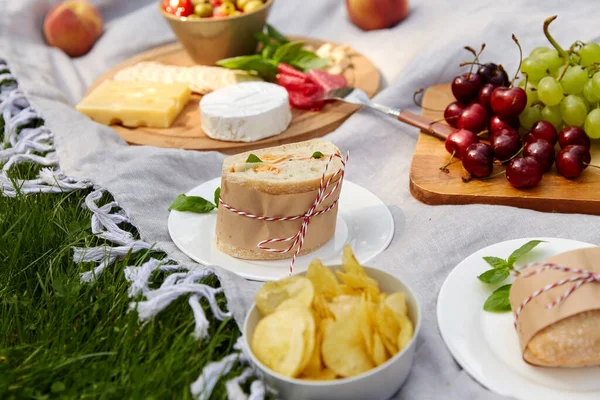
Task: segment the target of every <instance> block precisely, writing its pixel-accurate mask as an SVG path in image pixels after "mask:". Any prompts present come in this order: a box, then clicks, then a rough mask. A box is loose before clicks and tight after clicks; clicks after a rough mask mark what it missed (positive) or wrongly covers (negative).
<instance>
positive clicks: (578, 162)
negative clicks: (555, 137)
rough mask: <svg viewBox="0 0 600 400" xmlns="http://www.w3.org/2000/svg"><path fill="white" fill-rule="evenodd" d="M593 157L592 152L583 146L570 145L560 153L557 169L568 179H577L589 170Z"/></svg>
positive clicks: (557, 158)
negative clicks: (584, 171)
mask: <svg viewBox="0 0 600 400" xmlns="http://www.w3.org/2000/svg"><path fill="white" fill-rule="evenodd" d="M591 159H592V157H591V155H590V151H589V150H588V149H587V148H586V147H585V146H581V145H569V146H566V147H565V148H564V149H562V150H561V151H559V152H558V155H557V156H556V169H557V170H558V173H559V174H561V175H562V176H564V177H565V178H567V179H574V178H577V177H578V176H579V175H581V173H582V172H583V170H584V169H586V168H587V166H588V165H589V163H590V161H591Z"/></svg>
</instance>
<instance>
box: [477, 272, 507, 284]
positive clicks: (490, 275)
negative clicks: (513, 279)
mask: <svg viewBox="0 0 600 400" xmlns="http://www.w3.org/2000/svg"><path fill="white" fill-rule="evenodd" d="M509 275H510V272H509V271H508V268H498V269H489V270H487V271H485V272H484V273H483V274H481V275H479V276H478V277H477V278H479V280H480V281H482V282H485V283H489V284H496V283H500V282H502V281H504V280H505V279H506V278H508V276H509Z"/></svg>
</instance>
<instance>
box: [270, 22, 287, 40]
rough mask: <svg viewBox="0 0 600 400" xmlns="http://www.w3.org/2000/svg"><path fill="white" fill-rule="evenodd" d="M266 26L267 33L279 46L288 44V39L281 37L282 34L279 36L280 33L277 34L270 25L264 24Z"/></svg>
mask: <svg viewBox="0 0 600 400" xmlns="http://www.w3.org/2000/svg"><path fill="white" fill-rule="evenodd" d="M266 26H267V33H268V34H269V36H270V37H272V38H273V39H275V40H277V41H278V42H279V43H281V44H286V43H288V42H289V40H288V38H286V37H285V36H283V34H281V32H279V31H278V30H277V29H275V28H274V27H273V26H272V25H269V24H266Z"/></svg>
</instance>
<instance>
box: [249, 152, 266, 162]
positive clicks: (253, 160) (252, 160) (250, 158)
mask: <svg viewBox="0 0 600 400" xmlns="http://www.w3.org/2000/svg"><path fill="white" fill-rule="evenodd" d="M246 162H247V163H257V162H263V161H262V160H261V159H260V158H258V157H257V156H255V155H254V154H250V155H249V156H248V159H247V160H246Z"/></svg>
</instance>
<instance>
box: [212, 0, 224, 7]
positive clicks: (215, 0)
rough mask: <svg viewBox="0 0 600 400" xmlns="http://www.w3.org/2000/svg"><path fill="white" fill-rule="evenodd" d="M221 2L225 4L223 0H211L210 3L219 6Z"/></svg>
mask: <svg viewBox="0 0 600 400" xmlns="http://www.w3.org/2000/svg"><path fill="white" fill-rule="evenodd" d="M221 4H223V1H222V0H210V5H211V6H213V7H219V6H220V5H221Z"/></svg>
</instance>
